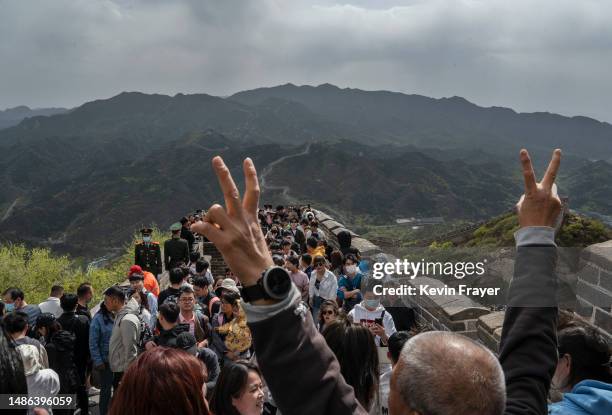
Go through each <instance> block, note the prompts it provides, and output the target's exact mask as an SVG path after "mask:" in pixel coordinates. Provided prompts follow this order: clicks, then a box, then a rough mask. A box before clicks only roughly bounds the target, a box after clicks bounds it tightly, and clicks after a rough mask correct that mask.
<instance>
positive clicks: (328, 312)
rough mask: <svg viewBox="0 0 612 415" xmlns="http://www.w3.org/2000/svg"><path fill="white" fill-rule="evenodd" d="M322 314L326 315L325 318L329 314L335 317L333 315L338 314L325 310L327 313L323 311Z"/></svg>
mask: <svg viewBox="0 0 612 415" xmlns="http://www.w3.org/2000/svg"><path fill="white" fill-rule="evenodd" d="M321 314H322V315H324V316H327V315H329V314H332V315H333V314H336V313H334V311H333V310H325V311H321Z"/></svg>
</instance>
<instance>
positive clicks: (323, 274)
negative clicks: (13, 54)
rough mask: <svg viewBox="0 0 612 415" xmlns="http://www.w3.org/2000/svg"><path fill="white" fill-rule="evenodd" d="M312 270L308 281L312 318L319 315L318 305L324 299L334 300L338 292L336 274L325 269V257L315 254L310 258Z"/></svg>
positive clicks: (319, 305)
mask: <svg viewBox="0 0 612 415" xmlns="http://www.w3.org/2000/svg"><path fill="white" fill-rule="evenodd" d="M312 266H313V269H312V272H311V274H310V281H309V283H308V297H309V298H308V304H309V305H310V308H311V310H312V318H317V316H318V315H319V307H321V303H322V302H323V301H325V300H333V301H336V296H337V292H338V280H337V278H336V276H335V275H334V274H333V272H331V271H330V270H328V269H327V261H325V257H323V256H321V255H317V256H315V257H314V259H313V260H312Z"/></svg>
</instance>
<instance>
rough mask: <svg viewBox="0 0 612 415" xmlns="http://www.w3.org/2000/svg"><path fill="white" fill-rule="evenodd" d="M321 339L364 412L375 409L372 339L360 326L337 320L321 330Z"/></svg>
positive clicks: (375, 368)
mask: <svg viewBox="0 0 612 415" xmlns="http://www.w3.org/2000/svg"><path fill="white" fill-rule="evenodd" d="M322 334H323V337H324V338H325V341H326V342H327V345H328V346H329V348H330V349H331V350H332V351H333V352H334V354H335V355H336V358H337V359H338V362H339V363H340V372H341V373H342V376H343V377H344V380H346V383H348V384H349V385H351V386H352V387H353V389H354V390H355V397H356V398H357V400H358V401H359V403H360V404H361V405H362V406H363V407H364V408H365V409H366V410H368V411H370V410H372V408H375V405H374V403H375V401H376V395H377V393H376V391H377V390H378V379H379V368H378V351H377V349H376V344H375V343H374V336H373V335H372V333H370V330H368V329H367V328H366V327H364V326H360V325H354V324H351V323H350V322H349V321H348V320H346V319H338V320H336V321H334V322H332V323H331V324H329V325H328V326H327V327H326V328H325V330H323V333H322Z"/></svg>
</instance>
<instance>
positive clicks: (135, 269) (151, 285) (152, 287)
mask: <svg viewBox="0 0 612 415" xmlns="http://www.w3.org/2000/svg"><path fill="white" fill-rule="evenodd" d="M132 274H142V275H143V276H144V282H143V283H144V289H145V290H147V291H148V292H150V293H151V294H153V295H154V296H155V298H156V299H157V297H159V283H158V282H157V278H156V277H155V276H154V275H153V274H151V273H150V272H148V271H144V270H143V269H142V268H141V267H140V266H138V265H132V266H131V267H130V270H129V272H128V280H129V279H130V275H132Z"/></svg>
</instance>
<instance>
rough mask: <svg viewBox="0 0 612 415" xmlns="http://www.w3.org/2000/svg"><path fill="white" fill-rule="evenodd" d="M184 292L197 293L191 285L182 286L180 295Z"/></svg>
mask: <svg viewBox="0 0 612 415" xmlns="http://www.w3.org/2000/svg"><path fill="white" fill-rule="evenodd" d="M184 293H187V294H194V295H195V291H193V288H191V287H190V286H189V285H183V286H182V287H181V288H179V297H180V296H181V295H183V294H184Z"/></svg>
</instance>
